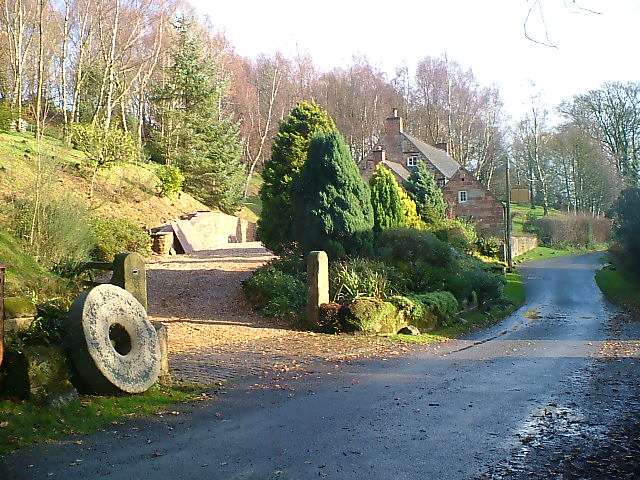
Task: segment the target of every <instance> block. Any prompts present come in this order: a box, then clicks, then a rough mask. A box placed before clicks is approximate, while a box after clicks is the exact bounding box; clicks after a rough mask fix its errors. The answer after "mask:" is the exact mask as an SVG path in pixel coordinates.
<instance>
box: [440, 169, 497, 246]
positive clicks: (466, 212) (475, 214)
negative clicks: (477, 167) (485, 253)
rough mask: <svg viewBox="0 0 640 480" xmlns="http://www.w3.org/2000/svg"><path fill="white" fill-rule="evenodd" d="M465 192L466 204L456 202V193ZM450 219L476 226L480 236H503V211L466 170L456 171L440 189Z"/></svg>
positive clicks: (495, 200)
mask: <svg viewBox="0 0 640 480" xmlns="http://www.w3.org/2000/svg"><path fill="white" fill-rule="evenodd" d="M460 191H466V192H467V202H465V203H461V202H459V201H458V192H460ZM442 195H443V196H444V199H445V201H446V202H447V205H448V206H449V207H448V209H447V214H448V215H449V217H450V218H456V217H460V218H464V219H466V220H470V221H471V222H473V223H474V224H475V225H476V230H477V231H478V233H479V234H481V235H493V236H496V237H498V238H502V237H503V235H504V209H503V207H502V203H501V202H500V201H499V200H498V199H496V198H495V197H494V196H493V195H492V194H491V193H489V191H488V190H487V189H486V188H484V186H483V185H482V184H481V183H480V182H478V181H477V180H476V179H475V178H473V176H472V175H471V174H470V173H469V172H467V171H466V170H463V169H460V170H458V171H457V172H456V173H455V174H454V175H453V177H451V178H450V179H449V181H448V182H447V184H446V185H445V187H444V188H443V189H442Z"/></svg>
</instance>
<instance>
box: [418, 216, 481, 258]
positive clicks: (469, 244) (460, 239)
mask: <svg viewBox="0 0 640 480" xmlns="http://www.w3.org/2000/svg"><path fill="white" fill-rule="evenodd" d="M429 228H430V230H431V231H432V232H433V233H434V234H435V235H436V237H438V238H439V239H440V240H442V241H443V242H446V243H448V244H449V245H451V246H452V247H454V248H457V249H458V250H460V251H463V252H467V253H470V252H474V251H475V250H476V242H477V241H478V235H477V233H476V229H475V227H474V226H473V224H471V223H467V222H464V221H462V220H459V219H455V220H453V219H448V218H447V219H444V220H440V221H439V222H437V223H435V224H433V225H431V226H430V227H429Z"/></svg>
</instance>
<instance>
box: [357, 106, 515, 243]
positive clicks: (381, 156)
mask: <svg viewBox="0 0 640 480" xmlns="http://www.w3.org/2000/svg"><path fill="white" fill-rule="evenodd" d="M385 127H386V128H385V134H384V136H383V137H382V138H381V140H380V143H379V144H378V146H376V147H375V148H374V149H373V150H372V151H371V152H369V154H368V155H367V156H365V157H364V158H363V159H362V160H361V161H360V164H359V167H360V173H361V174H362V176H363V178H364V179H365V180H366V181H369V179H370V178H371V176H372V175H373V173H374V172H375V169H376V166H377V165H378V164H379V163H382V165H384V166H385V167H386V168H388V169H389V170H390V171H391V172H392V173H393V175H394V176H395V177H396V180H397V181H398V183H399V184H400V185H402V184H403V183H404V182H405V181H406V180H407V179H408V178H409V175H410V174H411V169H412V168H415V167H416V166H417V165H418V162H419V161H422V162H424V163H425V165H426V166H427V168H428V169H429V170H430V171H431V173H433V176H434V178H435V180H436V184H437V185H438V186H439V187H440V188H441V189H442V195H443V197H444V199H445V201H446V202H447V216H449V217H450V218H461V219H464V220H468V221H470V222H472V223H473V224H474V225H475V226H476V230H477V231H478V233H479V234H480V235H483V236H495V237H498V238H503V236H504V207H503V204H502V202H501V201H500V200H498V199H497V198H496V196H495V195H494V194H493V193H491V192H490V191H489V190H487V189H486V188H485V187H484V185H482V184H481V183H480V182H479V181H478V180H476V179H475V177H474V176H473V175H472V174H471V172H469V171H468V170H466V169H465V168H464V167H462V166H460V164H459V163H458V162H456V161H455V160H454V159H453V158H452V157H451V156H450V155H449V154H448V152H447V144H446V143H439V144H436V145H435V146H433V145H428V144H426V143H425V142H423V141H422V140H419V139H417V138H415V137H413V136H411V135H409V134H408V133H406V132H405V131H404V126H403V120H402V117H400V116H398V111H397V110H396V109H393V114H392V116H391V117H389V118H387V120H386V125H385Z"/></svg>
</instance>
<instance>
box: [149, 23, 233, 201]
mask: <svg viewBox="0 0 640 480" xmlns="http://www.w3.org/2000/svg"><path fill="white" fill-rule="evenodd" d="M175 28H176V30H177V37H176V41H175V45H174V46H173V49H172V53H171V60H172V64H171V65H170V66H169V67H168V68H167V69H166V71H165V74H166V78H165V80H164V82H163V84H162V86H159V87H157V88H156V94H155V96H154V101H155V103H156V105H157V111H158V123H159V129H158V130H157V132H156V134H155V135H154V142H153V143H154V149H155V150H156V152H158V154H159V156H160V157H161V158H162V159H163V160H164V162H165V163H166V164H173V165H177V166H178V167H179V168H180V169H181V170H182V171H183V172H184V175H185V185H184V190H185V191H187V192H188V193H190V194H192V195H193V196H194V197H196V198H197V199H198V200H200V201H202V202H203V203H205V204H207V205H209V206H212V207H218V208H220V209H221V210H222V211H224V212H227V213H232V212H234V211H235V210H237V209H238V208H239V207H240V205H241V202H242V194H243V182H244V173H243V169H242V165H241V163H240V154H241V145H240V141H239V137H238V135H239V128H238V125H237V124H236V123H235V122H233V121H232V120H231V118H230V117H225V116H224V115H223V114H222V113H221V112H220V108H219V104H220V102H219V101H220V96H221V94H222V90H223V88H224V84H223V83H221V82H220V81H219V80H218V75H217V71H216V65H215V62H214V60H213V59H212V58H211V56H210V55H207V54H206V53H205V52H204V50H203V48H202V38H201V35H199V34H198V33H197V32H196V30H195V29H194V25H193V21H192V20H191V19H189V18H187V17H182V18H180V19H179V20H178V21H177V22H176V24H175Z"/></svg>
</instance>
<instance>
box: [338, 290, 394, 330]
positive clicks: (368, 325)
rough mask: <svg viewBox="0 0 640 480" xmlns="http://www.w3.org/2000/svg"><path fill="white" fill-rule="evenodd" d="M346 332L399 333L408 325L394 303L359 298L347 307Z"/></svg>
mask: <svg viewBox="0 0 640 480" xmlns="http://www.w3.org/2000/svg"><path fill="white" fill-rule="evenodd" d="M347 309H348V313H347V315H346V316H345V320H344V321H345V330H346V331H352V332H365V333H397V332H398V330H400V329H401V328H402V327H403V326H404V325H405V324H406V323H405V321H404V317H403V315H402V314H400V311H399V310H398V307H396V306H395V305H394V304H393V303H390V302H384V301H382V300H377V299H374V298H358V299H356V300H355V301H354V302H353V303H351V304H349V306H348V307H347Z"/></svg>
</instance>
